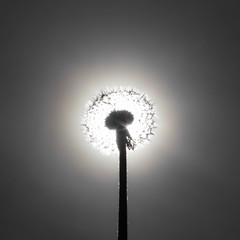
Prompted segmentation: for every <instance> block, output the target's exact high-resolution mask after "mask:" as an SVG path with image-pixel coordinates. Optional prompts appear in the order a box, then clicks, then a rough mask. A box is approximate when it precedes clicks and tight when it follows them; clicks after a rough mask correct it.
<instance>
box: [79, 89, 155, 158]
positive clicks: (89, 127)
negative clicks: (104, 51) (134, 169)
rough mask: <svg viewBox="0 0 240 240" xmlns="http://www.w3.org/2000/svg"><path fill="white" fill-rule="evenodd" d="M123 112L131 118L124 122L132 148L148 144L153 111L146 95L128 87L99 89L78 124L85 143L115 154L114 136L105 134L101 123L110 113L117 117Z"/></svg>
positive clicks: (110, 133) (153, 127)
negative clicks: (130, 120)
mask: <svg viewBox="0 0 240 240" xmlns="http://www.w3.org/2000/svg"><path fill="white" fill-rule="evenodd" d="M123 110H125V111H128V112H129V113H131V114H132V116H133V120H132V123H131V124H129V123H127V124H126V125H127V126H126V127H127V129H128V131H129V132H130V134H131V137H132V139H133V141H134V143H135V149H138V148H139V147H141V146H144V145H145V144H146V143H148V142H149V141H150V138H151V136H152V135H153V134H154V129H155V128H156V110H155V108H154V105H153V103H152V101H151V100H150V99H149V97H148V96H147V94H145V93H141V92H140V91H139V90H137V89H135V88H134V89H133V88H130V87H127V88H123V87H118V88H112V89H106V90H103V91H101V92H100V93H98V94H97V95H96V96H95V97H94V98H93V99H92V100H91V101H90V102H89V103H88V104H87V107H86V111H85V115H84V119H83V122H82V125H83V127H84V133H85V135H86V137H87V139H88V141H90V142H91V143H92V144H93V146H94V147H96V148H97V149H98V150H100V151H101V152H102V153H104V154H107V155H110V154H112V153H115V154H116V153H118V148H117V145H116V141H115V139H116V134H115V132H114V131H109V128H108V127H107V126H106V122H105V121H106V118H107V116H109V114H111V113H112V112H113V113H114V111H115V112H116V114H117V112H118V111H123ZM110 129H111V128H110Z"/></svg>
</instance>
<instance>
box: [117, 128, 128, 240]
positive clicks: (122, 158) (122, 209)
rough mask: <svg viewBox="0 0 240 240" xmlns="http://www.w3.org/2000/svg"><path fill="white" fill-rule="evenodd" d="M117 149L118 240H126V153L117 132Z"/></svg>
mask: <svg viewBox="0 0 240 240" xmlns="http://www.w3.org/2000/svg"><path fill="white" fill-rule="evenodd" d="M117 144H118V149H119V153H120V155H119V213H118V214H119V215H118V240H127V235H128V234H127V225H128V222H127V152H126V142H125V141H124V140H123V133H122V131H117Z"/></svg>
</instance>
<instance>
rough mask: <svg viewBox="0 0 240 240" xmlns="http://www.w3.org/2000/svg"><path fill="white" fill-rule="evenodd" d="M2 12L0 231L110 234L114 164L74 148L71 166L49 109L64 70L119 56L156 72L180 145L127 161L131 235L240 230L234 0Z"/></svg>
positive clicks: (233, 234) (57, 5)
mask: <svg viewBox="0 0 240 240" xmlns="http://www.w3.org/2000/svg"><path fill="white" fill-rule="evenodd" d="M1 19H2V20H1V24H3V27H2V28H1V39H2V40H3V41H4V45H3V44H2V47H3V50H2V54H1V55H2V61H1V63H2V64H1V65H2V71H1V75H2V77H1V80H2V81H1V82H2V83H1V90H2V94H1V96H2V103H3V108H2V109H3V111H2V116H3V117H2V120H3V121H2V124H1V125H2V126H1V128H2V130H1V131H2V133H3V134H2V136H3V141H2V149H3V156H2V157H1V184H0V186H1V200H3V202H2V203H1V214H0V215H1V219H2V224H1V236H0V238H1V239H4V240H13V239H14V240H15V239H17V240H22V239H23V240H28V239H34V240H40V239H41V240H42V239H51V240H52V239H58V240H60V239H63V240H64V239H71V240H74V239H89V240H91V239H92V240H93V239H105V240H107V239H109V240H110V239H116V230H117V208H118V192H117V162H115V163H114V165H110V167H109V172H108V173H107V171H106V168H107V167H106V166H105V165H104V169H102V168H103V167H102V165H101V164H100V161H97V160H96V164H95V163H94V161H95V160H94V158H95V159H97V158H98V157H97V156H98V154H95V155H94V157H93V156H92V155H91V157H90V155H89V156H88V153H87V151H83V150H81V149H80V154H79V156H78V161H79V167H76V163H75V162H74V160H72V158H73V157H72V155H71V154H70V153H69V151H67V150H66V149H64V148H61V147H59V145H58V144H57V143H56V142H57V141H56V138H57V136H58V135H57V133H56V132H57V130H56V128H55V125H56V123H55V119H56V114H55V110H56V109H57V105H58V102H61V101H60V100H61V96H62V95H61V94H62V92H64V89H65V88H66V87H67V85H68V81H67V80H66V78H64V77H63V76H65V75H66V72H71V69H73V68H76V67H78V66H81V69H84V66H87V68H88V69H91V66H92V65H96V63H97V62H101V61H104V60H102V59H108V62H114V61H115V64H116V65H117V64H119V60H118V58H129V59H131V58H132V59H138V60H139V59H142V61H143V62H144V64H146V65H147V66H148V68H149V69H155V70H154V71H155V72H160V73H161V75H162V76H165V78H166V85H168V88H169V89H170V90H169V92H172V93H173V95H174V96H175V99H174V101H175V105H176V106H178V111H179V112H180V113H181V124H180V126H181V138H178V141H179V142H181V144H179V145H178V146H179V147H178V148H179V149H178V150H174V149H172V151H173V153H172V154H165V158H164V159H160V157H159V156H158V152H157V151H155V152H154V154H152V156H151V155H150V156H147V158H148V159H146V161H151V160H149V159H155V161H154V167H152V169H151V171H149V170H148V173H147V174H146V175H144V173H143V172H144V171H141V172H140V173H139V174H137V173H136V172H134V168H133V167H132V168H133V169H130V170H131V171H132V172H133V174H132V175H131V174H129V239H138V240H144V239H156V240H158V239H167V240H171V239H173V240H175V239H194V240H198V239H206V240H207V239H209V240H210V239H211V240H212V239H226V240H228V239H231V240H234V239H236V240H237V239H239V238H240V230H239V229H240V228H239V223H240V207H239V202H240V193H239V187H240V175H239V166H240V164H239V149H238V148H239V133H238V123H239V116H240V115H239V107H238V102H239V101H238V94H239V76H240V74H239V54H240V46H239V41H240V35H239V32H240V31H239V9H238V7H237V1H158V3H153V2H151V1H135V2H133V1H126V2H124V1H95V2H92V1H86V2H83V1H76V2H72V1H65V2H62V1H56V2H53V1H49V2H45V3H44V2H43V1H39V2H38V1H29V2H26V1H18V2H17V1H6V2H5V3H2V4H1ZM133 61H134V60H133ZM139 61H140V60H139ZM120 62H121V61H120ZM150 71H151V70H150ZM79 81H80V82H81V85H82V88H83V90H84V89H85V88H86V85H87V84H88V83H87V82H86V80H84V78H82V79H79ZM95 81H96V84H97V81H98V80H97V79H96V80H95ZM69 84H71V81H69ZM146 84H148V83H146ZM151 84H152V88H154V89H158V86H160V85H159V83H158V82H157V81H156V82H151ZM136 87H137V86H136ZM59 99H60V100H59ZM156 141H157V140H156ZM89 154H90V153H89ZM86 159H87V160H86ZM158 160H159V161H158ZM161 161H162V162H164V164H161ZM104 164H105V163H104ZM130 170H129V171H130ZM131 171H130V172H131ZM91 172H92V174H91ZM95 173H96V174H95ZM101 173H104V174H101Z"/></svg>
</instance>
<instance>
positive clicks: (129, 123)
mask: <svg viewBox="0 0 240 240" xmlns="http://www.w3.org/2000/svg"><path fill="white" fill-rule="evenodd" d="M82 125H83V127H84V133H85V135H86V136H87V138H88V140H89V141H90V142H91V143H92V144H93V145H94V146H95V147H96V148H98V149H99V150H100V151H101V152H103V153H106V154H111V153H116V152H119V183H120V184H119V213H118V240H127V225H128V224H127V154H126V147H127V148H128V149H129V150H134V149H137V148H138V147H139V145H143V144H145V143H147V142H148V141H149V140H150V137H151V136H152V135H153V130H154V128H156V111H155V109H154V105H153V103H152V102H151V100H149V98H148V97H147V95H146V94H145V93H141V92H140V91H138V90H137V89H132V88H122V87H120V88H113V89H111V90H105V91H101V92H100V93H99V94H98V95H96V97H94V99H93V100H92V101H90V102H89V103H88V105H87V109H86V113H85V117H84V120H83V123H82ZM115 132H116V133H115ZM115 138H116V141H115ZM116 143H117V144H116Z"/></svg>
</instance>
